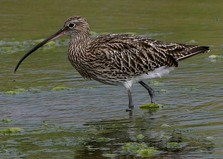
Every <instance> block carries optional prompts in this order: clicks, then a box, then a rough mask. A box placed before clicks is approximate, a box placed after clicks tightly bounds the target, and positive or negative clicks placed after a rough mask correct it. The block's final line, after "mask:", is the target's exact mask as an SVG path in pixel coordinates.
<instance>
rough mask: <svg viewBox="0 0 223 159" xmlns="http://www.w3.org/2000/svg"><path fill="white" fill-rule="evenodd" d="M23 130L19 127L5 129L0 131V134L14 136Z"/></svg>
mask: <svg viewBox="0 0 223 159" xmlns="http://www.w3.org/2000/svg"><path fill="white" fill-rule="evenodd" d="M22 130H23V129H22V128H19V127H12V128H6V129H2V130H0V133H2V134H5V135H8V134H15V133H20V132H21V131H22Z"/></svg>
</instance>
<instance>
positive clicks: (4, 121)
mask: <svg viewBox="0 0 223 159" xmlns="http://www.w3.org/2000/svg"><path fill="white" fill-rule="evenodd" d="M0 121H1V122H3V123H10V122H12V119H8V118H4V119H2V120H0Z"/></svg>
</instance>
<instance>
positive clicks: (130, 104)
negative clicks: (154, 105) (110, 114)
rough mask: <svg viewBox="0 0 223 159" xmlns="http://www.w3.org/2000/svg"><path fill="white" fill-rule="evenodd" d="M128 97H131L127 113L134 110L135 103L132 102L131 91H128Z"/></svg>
mask: <svg viewBox="0 0 223 159" xmlns="http://www.w3.org/2000/svg"><path fill="white" fill-rule="evenodd" d="M128 97H129V108H128V109H126V111H132V109H133V108H134V105H133V101H132V92H131V89H128Z"/></svg>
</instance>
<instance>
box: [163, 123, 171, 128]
mask: <svg viewBox="0 0 223 159" xmlns="http://www.w3.org/2000/svg"><path fill="white" fill-rule="evenodd" d="M161 127H163V128H169V127H171V126H170V125H168V124H162V125H161Z"/></svg>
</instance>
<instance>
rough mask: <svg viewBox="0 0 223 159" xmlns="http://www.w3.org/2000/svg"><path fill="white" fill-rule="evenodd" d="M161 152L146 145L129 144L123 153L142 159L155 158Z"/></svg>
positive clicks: (125, 146)
mask: <svg viewBox="0 0 223 159" xmlns="http://www.w3.org/2000/svg"><path fill="white" fill-rule="evenodd" d="M158 152H159V151H158V150H156V149H155V148H154V147H148V146H147V145H146V144H145V143H136V142H129V143H126V144H125V145H124V146H123V147H122V151H121V153H122V154H124V155H133V156H140V157H151V156H155V155H156V154H157V153H158Z"/></svg>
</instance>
